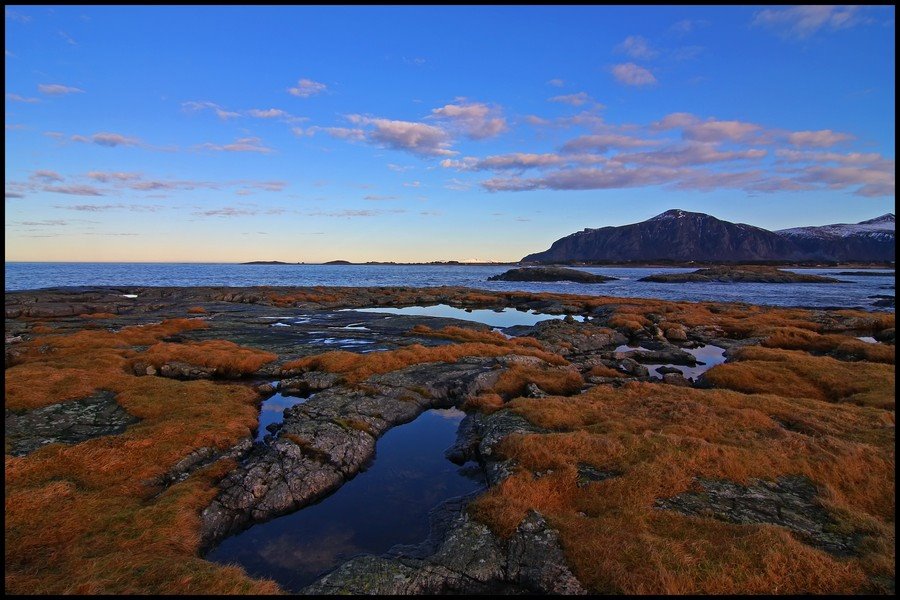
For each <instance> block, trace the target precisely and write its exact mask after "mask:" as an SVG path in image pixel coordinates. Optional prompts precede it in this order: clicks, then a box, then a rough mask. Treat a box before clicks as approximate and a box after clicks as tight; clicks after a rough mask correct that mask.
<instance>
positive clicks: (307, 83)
mask: <svg viewBox="0 0 900 600" xmlns="http://www.w3.org/2000/svg"><path fill="white" fill-rule="evenodd" d="M327 89H328V86H327V85H325V84H324V83H320V82H318V81H313V80H312V79H301V80H300V81H298V82H297V86H296V87H292V88H288V93H289V94H291V95H292V96H298V97H300V98H309V97H311V96H316V95H318V94H321V93H322V92H324V91H325V90H327Z"/></svg>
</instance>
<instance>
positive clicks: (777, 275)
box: [638, 265, 840, 283]
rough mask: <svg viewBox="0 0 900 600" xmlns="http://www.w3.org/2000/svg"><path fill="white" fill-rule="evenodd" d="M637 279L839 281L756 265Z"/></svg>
mask: <svg viewBox="0 0 900 600" xmlns="http://www.w3.org/2000/svg"><path fill="white" fill-rule="evenodd" d="M638 281H652V282H656V283H692V282H698V281H704V282H706V281H718V282H722V283H840V280H838V279H834V278H833V277H823V276H821V275H806V274H801V273H793V272H791V271H782V270H781V269H777V268H775V267H769V266H758V265H736V266H730V265H729V266H721V267H710V268H708V269H698V270H696V271H693V272H691V273H668V274H665V275H650V276H648V277H643V278H641V279H639V280H638Z"/></svg>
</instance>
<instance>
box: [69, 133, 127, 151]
mask: <svg viewBox="0 0 900 600" xmlns="http://www.w3.org/2000/svg"><path fill="white" fill-rule="evenodd" d="M69 139H70V140H72V141H73V142H80V143H82V144H89V143H94V144H97V145H98V146H105V147H107V148H115V147H116V146H140V145H143V142H141V140H139V139H137V138H132V137H127V136H124V135H122V134H119V133H95V134H94V135H92V136H91V137H86V136H83V135H73V136H72V137H70V138H69Z"/></svg>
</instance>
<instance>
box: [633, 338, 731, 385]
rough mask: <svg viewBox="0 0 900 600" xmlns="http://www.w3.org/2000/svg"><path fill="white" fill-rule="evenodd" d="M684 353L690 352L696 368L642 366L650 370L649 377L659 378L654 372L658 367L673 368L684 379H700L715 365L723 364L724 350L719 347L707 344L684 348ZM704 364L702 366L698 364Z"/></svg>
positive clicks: (685, 366)
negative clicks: (695, 362) (680, 373)
mask: <svg viewBox="0 0 900 600" xmlns="http://www.w3.org/2000/svg"><path fill="white" fill-rule="evenodd" d="M684 351H685V352H690V353H691V354H693V355H694V358H696V359H697V363H698V364H697V366H695V367H689V366H687V365H644V366H645V367H647V369H649V370H650V374H651V375H656V376H661V374H660V373H659V372H658V371H657V370H656V369H658V368H659V367H675V368H676V369H678V370H679V371H681V372H682V374H684V377H685V379H687V378H690V377H693V378H694V379H696V378H698V377H700V375H702V374H703V373H705V372H706V371H708V370H710V369H711V368H713V367H714V366H716V365H721V364H722V363H724V362H725V348H720V347H719V346H713V345H712V344H707V345H705V346H700V347H699V348H684ZM699 363H704V364H702V365H701V364H699Z"/></svg>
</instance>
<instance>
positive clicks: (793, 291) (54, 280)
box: [5, 262, 894, 311]
mask: <svg viewBox="0 0 900 600" xmlns="http://www.w3.org/2000/svg"><path fill="white" fill-rule="evenodd" d="M509 268H510V267H509V266H462V265H460V266H456V265H454V266H446V265H238V264H213V263H204V264H199V263H9V262H8V263H6V267H5V289H6V291H11V290H29V289H39V288H47V287H60V286H115V287H120V288H132V287H141V286H234V287H247V286H256V285H271V286H279V285H283V286H308V285H324V286H411V287H433V286H442V285H452V286H465V287H471V288H480V289H484V290H493V291H512V290H519V291H527V292H558V293H564V294H588V295H597V296H619V297H633V298H662V299H666V300H687V301H702V300H712V301H740V302H749V303H752V304H767V305H773V306H807V307H860V308H866V309H876V310H890V311H893V308H892V307H891V308H884V307H881V308H878V307H874V306H873V303H874V302H875V301H876V300H878V297H879V296H880V297H882V298H883V297H885V296H889V297H893V296H894V272H893V271H887V270H875V271H874V272H880V273H883V276H871V275H870V276H860V275H837V273H838V272H840V271H856V270H858V269H849V268H848V269H786V270H790V271H796V272H798V273H811V274H816V275H830V276H832V277H835V278H837V279H840V280H841V281H842V283H830V284H815V283H803V284H757V283H680V284H679V283H651V282H643V281H638V279H640V278H642V277H646V276H647V275H652V274H656V273H683V272H688V271H693V270H694V269H691V268H664V267H640V268H633V267H585V268H580V270H583V271H588V272H590V273H597V274H600V275H608V276H611V277H617V278H619V279H618V280H617V281H609V282H606V283H601V284H584V283H569V282H556V283H535V282H511V281H488V280H487V279H488V277H490V276H492V275H497V274H499V273H503V272H504V271H506V270H507V269H509Z"/></svg>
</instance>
